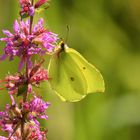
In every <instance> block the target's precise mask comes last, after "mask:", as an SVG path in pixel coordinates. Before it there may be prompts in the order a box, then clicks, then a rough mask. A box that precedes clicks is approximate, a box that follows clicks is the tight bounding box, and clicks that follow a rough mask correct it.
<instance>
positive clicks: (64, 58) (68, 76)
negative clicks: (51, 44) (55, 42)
mask: <svg viewBox="0 0 140 140" xmlns="http://www.w3.org/2000/svg"><path fill="white" fill-rule="evenodd" d="M48 70H49V77H50V85H51V87H52V89H53V90H55V91H56V94H57V95H58V96H59V97H60V98H61V99H62V100H63V101H69V102H76V101H80V100H81V99H83V98H84V97H85V96H86V95H87V94H89V93H95V92H104V90H105V87H104V80H103V77H102V75H101V74H100V72H99V71H98V70H97V69H96V68H95V67H94V66H93V65H91V64H90V63H89V62H88V61H87V60H86V59H85V58H84V57H83V56H81V54H80V53H79V52H77V51H76V50H74V49H72V48H68V47H67V46H66V45H65V44H64V43H61V45H60V47H59V49H58V51H56V53H54V54H53V55H52V57H51V60H50V63H49V68H48Z"/></svg>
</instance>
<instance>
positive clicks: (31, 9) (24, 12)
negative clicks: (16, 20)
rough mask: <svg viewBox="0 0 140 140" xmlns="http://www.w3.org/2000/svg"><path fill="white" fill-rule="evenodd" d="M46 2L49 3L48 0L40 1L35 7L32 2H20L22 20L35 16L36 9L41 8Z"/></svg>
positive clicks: (23, 0) (29, 0)
mask: <svg viewBox="0 0 140 140" xmlns="http://www.w3.org/2000/svg"><path fill="white" fill-rule="evenodd" d="M46 2H48V0H38V1H37V2H36V3H35V5H34V6H33V5H32V2H31V0H19V3H20V7H21V10H20V16H21V17H22V18H24V17H28V16H34V14H35V9H36V8H39V7H40V6H42V5H43V4H45V3H46Z"/></svg>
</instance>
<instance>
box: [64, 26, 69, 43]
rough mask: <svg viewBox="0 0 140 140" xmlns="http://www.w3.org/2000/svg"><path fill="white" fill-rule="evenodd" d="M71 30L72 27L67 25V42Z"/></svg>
mask: <svg viewBox="0 0 140 140" xmlns="http://www.w3.org/2000/svg"><path fill="white" fill-rule="evenodd" d="M69 31H70V28H69V26H68V25H67V32H66V38H65V43H67V41H68V37H69Z"/></svg>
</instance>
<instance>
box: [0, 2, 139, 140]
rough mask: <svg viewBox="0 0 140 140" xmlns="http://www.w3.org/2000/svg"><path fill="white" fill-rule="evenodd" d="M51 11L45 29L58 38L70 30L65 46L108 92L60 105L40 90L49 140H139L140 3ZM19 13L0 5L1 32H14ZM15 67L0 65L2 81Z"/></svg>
mask: <svg viewBox="0 0 140 140" xmlns="http://www.w3.org/2000/svg"><path fill="white" fill-rule="evenodd" d="M50 5H51V6H50V8H49V9H48V11H46V12H45V13H44V14H42V16H43V17H44V18H45V19H46V23H47V25H48V26H49V28H50V29H51V30H52V31H54V32H56V33H58V34H59V35H60V37H62V38H65V37H66V32H67V25H69V27H70V31H69V37H68V41H67V44H68V45H69V46H70V47H72V48H74V49H76V50H78V51H79V52H80V53H81V54H82V55H83V56H84V57H85V58H87V60H89V61H90V62H91V63H93V64H94V65H95V66H96V67H97V68H98V69H99V70H100V71H101V72H102V74H103V76H104V79H105V83H106V92H105V93H104V94H91V95H89V96H88V97H86V98H85V99H84V100H82V101H81V102H78V103H62V102H61V101H60V100H59V99H58V98H57V96H55V94H54V93H52V91H51V93H48V90H49V89H46V86H42V94H43V92H45V93H44V95H45V96H46V99H47V100H48V101H50V102H51V106H50V108H49V109H48V115H49V120H48V124H47V127H48V129H49V132H48V139H49V140H139V139H140V135H139V131H140V109H139V108H140V1H139V0H116V1H112V0H87V1H84V0H68V1H67V0H52V1H51V2H50ZM17 12H18V4H17V1H16V0H0V30H2V29H3V28H8V29H11V30H12V25H13V21H14V19H15V18H17V15H18V13H17ZM37 17H40V15H37ZM36 20H37V18H36ZM1 35H2V34H1ZM0 45H1V48H3V47H2V45H3V44H2V43H1V44H0ZM16 65H17V62H8V61H6V62H0V66H1V67H0V76H1V77H3V76H4V75H5V73H6V72H8V71H10V72H12V71H15V70H16ZM66 89H67V87H66ZM6 94H7V93H6V92H5V93H4V92H1V93H0V97H1V99H2V100H0V103H1V104H0V106H1V109H2V107H3V106H4V104H5V103H6V102H7V101H8V99H7V95H6ZM3 95H5V98H4V96H3Z"/></svg>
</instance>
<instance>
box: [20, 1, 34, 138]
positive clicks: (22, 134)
mask: <svg viewBox="0 0 140 140" xmlns="http://www.w3.org/2000/svg"><path fill="white" fill-rule="evenodd" d="M33 5H34V0H32V6H33ZM33 18H34V17H33V16H30V27H29V34H30V35H31V34H32V25H33ZM27 51H28V46H27ZM26 57H27V59H26V79H27V83H26V84H27V87H28V84H29V83H28V81H29V75H28V74H29V56H28V52H27V56H26ZM27 98H28V89H27V91H26V93H25V94H23V102H24V103H25V102H26V101H27ZM24 129H25V114H24V111H23V112H22V121H21V137H22V140H26V138H25V132H24Z"/></svg>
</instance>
